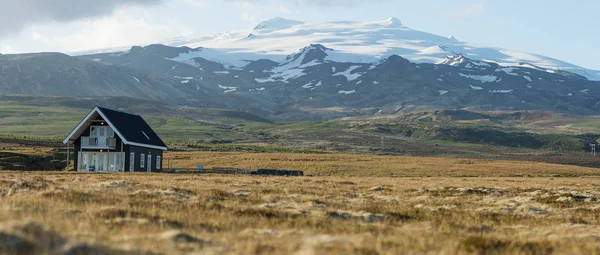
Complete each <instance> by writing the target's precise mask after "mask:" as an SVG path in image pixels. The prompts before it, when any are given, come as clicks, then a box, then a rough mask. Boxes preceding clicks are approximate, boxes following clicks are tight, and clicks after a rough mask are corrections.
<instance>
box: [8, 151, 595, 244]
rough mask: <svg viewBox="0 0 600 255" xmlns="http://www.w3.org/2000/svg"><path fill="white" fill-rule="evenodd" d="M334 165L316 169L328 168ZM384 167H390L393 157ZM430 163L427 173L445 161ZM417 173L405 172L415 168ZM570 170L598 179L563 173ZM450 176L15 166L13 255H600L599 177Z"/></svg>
mask: <svg viewBox="0 0 600 255" xmlns="http://www.w3.org/2000/svg"><path fill="white" fill-rule="evenodd" d="M176 155H178V154H176V153H175V154H171V156H176ZM216 156H217V155H211V157H212V158H214V157H216ZM259 156H261V155H253V156H244V155H238V156H237V157H239V158H241V159H244V158H245V157H259ZM280 156H281V155H279V157H280ZM324 156H329V155H324ZM237 157H235V158H237ZM262 157H275V158H277V157H278V156H277V155H268V156H266V155H262ZM289 158H295V157H291V156H289ZM300 158H302V157H300ZM354 158H355V162H354V164H355V163H356V162H360V161H356V160H357V159H360V158H361V157H360V156H354ZM322 160H323V158H321V160H319V158H317V160H316V161H314V162H311V163H310V164H315V162H316V164H317V165H318V164H325V163H319V162H323V161H322ZM378 160H379V162H380V165H384V164H389V163H390V161H389V160H391V159H388V161H381V160H382V159H378ZM404 160H409V159H404ZM410 160H413V161H414V160H417V159H414V158H413V159H410ZM421 160H422V163H423V164H424V165H425V166H433V165H432V164H434V163H435V160H432V159H421ZM291 162H294V161H291ZM230 163H232V164H235V161H231V162H230ZM405 163H407V164H409V162H405ZM447 163H448V164H447V165H448V167H449V168H450V169H452V168H453V167H454V168H455V169H457V172H456V173H451V172H448V173H449V175H451V176H460V175H471V174H473V173H483V170H485V169H482V170H480V171H476V170H474V169H475V167H472V166H474V165H475V166H477V167H479V168H482V167H492V169H494V168H493V167H495V166H496V165H497V164H500V165H501V166H502V164H501V163H503V162H500V163H499V162H477V161H475V162H473V164H458V163H457V162H453V161H452V162H447ZM190 164H191V163H190ZM303 164H306V165H308V164H307V163H306V162H304V163H303ZM370 164H371V166H374V167H376V166H377V165H378V164H373V162H370ZM413 164H415V163H413ZM438 164H440V166H441V164H443V162H439V163H438ZM453 164H455V165H454V166H453ZM479 164H487V165H479ZM506 164H508V163H506ZM520 165H522V164H516V165H515V166H516V167H515V170H513V172H514V173H516V172H517V171H519V169H520V168H519V166H520ZM288 166H291V165H288ZM458 166H465V168H464V169H465V172H464V173H461V172H460V170H459V169H458ZM543 166H544V165H539V166H537V167H538V168H541V167H543ZM545 167H548V169H552V168H554V167H556V169H560V167H562V166H554V165H545ZM404 169H406V171H407V172H403V171H404V170H402V169H400V170H395V171H396V172H395V174H396V175H412V174H413V173H412V172H411V170H410V169H411V168H410V167H407V168H404ZM498 169H501V168H497V169H495V170H498ZM528 169H536V168H535V167H534V166H527V167H526V168H523V169H520V171H523V172H522V175H527V172H528V171H534V170H528ZM556 169H555V170H554V171H558V170H556ZM568 170H572V171H574V173H581V174H584V173H587V171H592V170H587V169H583V168H581V169H566V168H564V169H562V170H560V171H568ZM385 171H388V170H384V171H383V172H381V173H379V172H378V171H377V170H373V171H372V172H373V173H375V175H382V174H384V173H387V172H385ZM389 171H392V170H389ZM422 171H427V170H426V169H423V170H422ZM489 171H494V170H489ZM513 172H511V173H513ZM324 173H326V172H319V171H316V170H315V171H314V172H313V174H324ZM350 173H352V174H351V175H358V174H357V172H352V171H351V172H350ZM491 175H494V174H491ZM363 176H364V175H363ZM451 176H444V177H404V178H390V177H337V176H328V177H325V176H319V177H316V176H315V177H261V176H237V175H230V176H223V175H207V174H203V175H202V174H201V175H193V174H132V173H122V174H78V173H22V172H2V173H0V208H1V210H0V219H1V220H0V253H3V254H11V253H28V252H32V253H53V254H89V253H106V254H155V253H159V254H161V253H162V254H184V253H191V252H199V253H202V254H211V253H236V254H257V253H258V254H289V253H299V254H313V253H316V254H326V253H327V254H329V253H334V254H349V253H352V254H402V253H407V254H414V253H430V254H439V253H444V254H472V253H475V254H504V253H510V254H550V253H556V254H564V253H568V254H594V253H599V252H600V244H599V242H598V238H599V236H600V227H599V224H600V216H599V215H600V211H599V210H600V202H599V201H600V191H599V189H598V188H599V184H598V183H599V182H598V181H599V180H600V178H597V177H569V178H560V177H535V178H529V177H451Z"/></svg>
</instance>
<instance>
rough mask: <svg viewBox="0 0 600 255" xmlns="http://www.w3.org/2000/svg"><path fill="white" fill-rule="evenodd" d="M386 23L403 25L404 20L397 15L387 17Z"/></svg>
mask: <svg viewBox="0 0 600 255" xmlns="http://www.w3.org/2000/svg"><path fill="white" fill-rule="evenodd" d="M384 23H385V24H386V25H388V26H403V25H402V21H400V19H399V18H396V17H390V18H389V19H386V20H385V21H384Z"/></svg>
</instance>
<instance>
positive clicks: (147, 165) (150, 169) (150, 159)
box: [146, 154, 152, 173]
mask: <svg viewBox="0 0 600 255" xmlns="http://www.w3.org/2000/svg"><path fill="white" fill-rule="evenodd" d="M146 171H147V172H148V173H149V172H152V155H151V154H148V162H146Z"/></svg>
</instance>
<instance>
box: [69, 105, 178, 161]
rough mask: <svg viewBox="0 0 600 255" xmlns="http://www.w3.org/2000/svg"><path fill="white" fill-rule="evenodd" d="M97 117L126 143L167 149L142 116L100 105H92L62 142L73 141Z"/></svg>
mask: <svg viewBox="0 0 600 255" xmlns="http://www.w3.org/2000/svg"><path fill="white" fill-rule="evenodd" d="M97 117H102V118H103V119H104V121H106V122H107V123H108V125H109V126H111V127H112V128H113V130H114V131H115V133H116V134H117V135H118V136H119V137H121V139H122V140H123V143H125V144H127V145H134V146H140V147H148V148H153V149H160V150H167V145H165V143H164V142H163V141H162V140H161V139H160V137H159V136H158V135H157V134H156V133H155V132H154V130H152V128H150V126H149V125H148V123H146V121H145V120H144V119H143V118H142V116H140V115H137V114H133V113H128V112H123V111H118V110H113V109H109V108H106V107H101V106H96V107H94V109H92V111H90V113H88V115H87V116H86V117H85V118H84V119H83V120H82V121H81V122H80V123H79V125H77V127H75V129H73V131H71V133H69V135H68V136H67V137H66V138H65V140H64V141H63V143H65V144H67V143H70V142H73V141H75V140H76V139H77V138H78V137H79V136H80V135H81V134H82V133H83V130H84V129H86V128H88V127H89V125H90V124H91V123H92V121H93V119H95V118H97Z"/></svg>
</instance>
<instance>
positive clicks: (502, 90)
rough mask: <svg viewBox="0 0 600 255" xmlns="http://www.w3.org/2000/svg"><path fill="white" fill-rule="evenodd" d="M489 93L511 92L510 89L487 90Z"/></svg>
mask: <svg viewBox="0 0 600 255" xmlns="http://www.w3.org/2000/svg"><path fill="white" fill-rule="evenodd" d="M488 92H489V93H512V92H513V90H512V89H498V90H489V91H488Z"/></svg>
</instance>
